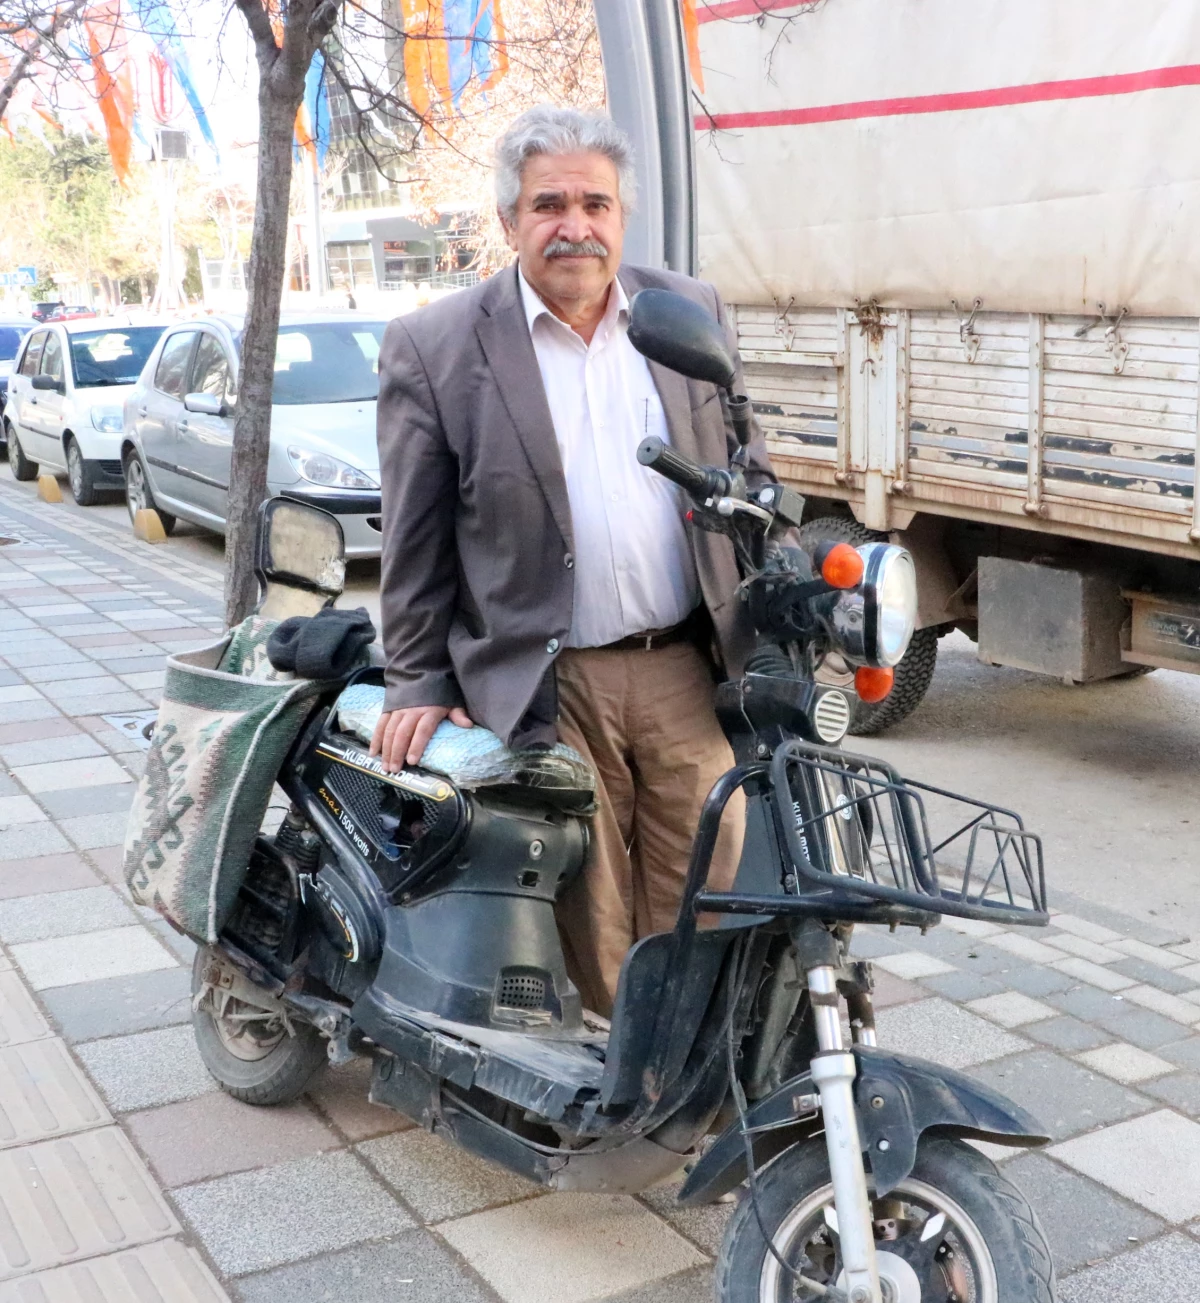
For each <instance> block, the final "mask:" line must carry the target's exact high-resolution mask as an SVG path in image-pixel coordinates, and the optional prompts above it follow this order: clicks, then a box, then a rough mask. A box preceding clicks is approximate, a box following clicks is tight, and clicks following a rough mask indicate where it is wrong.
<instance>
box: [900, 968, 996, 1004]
mask: <svg viewBox="0 0 1200 1303" xmlns="http://www.w3.org/2000/svg"><path fill="white" fill-rule="evenodd" d="M893 980H894V981H898V980H899V979H898V978H894V979H893ZM922 985H923V986H927V987H928V988H929V989H930V990H931V991H936V992H937V994H938V995H944V996H945V997H946V999H947V1000H958V1001H967V1000H979V999H982V998H984V997H985V996H989V995H1000V994H1001V993H1002V992H1004V990H1005V989H1006V988H1005V987H1003V986H1002V985H1001V984H1000V983H999V982H997V981H996V980H995V978H992V977H988V976H987V974H986V973H970V972H962V971H961V970H957V969H956V970H955V971H954V972H952V973H943V974H941V976H939V977H927V978H925V979H924V981H923V982H922Z"/></svg>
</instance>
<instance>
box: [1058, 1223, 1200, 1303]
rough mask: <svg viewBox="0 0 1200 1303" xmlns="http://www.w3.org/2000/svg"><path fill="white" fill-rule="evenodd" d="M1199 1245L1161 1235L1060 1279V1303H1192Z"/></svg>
mask: <svg viewBox="0 0 1200 1303" xmlns="http://www.w3.org/2000/svg"><path fill="white" fill-rule="evenodd" d="M1198 1275H1200V1244H1196V1243H1194V1242H1193V1241H1191V1240H1189V1239H1187V1238H1186V1236H1183V1235H1177V1234H1176V1235H1164V1236H1163V1237H1162V1238H1161V1239H1157V1240H1153V1241H1152V1242H1151V1243H1150V1244H1143V1245H1141V1246H1140V1247H1139V1248H1136V1249H1134V1250H1133V1251H1132V1252H1130V1253H1123V1254H1121V1256H1120V1257H1118V1258H1110V1259H1109V1260H1108V1261H1107V1262H1102V1263H1100V1264H1099V1265H1098V1266H1095V1267H1089V1268H1088V1269H1087V1270H1086V1271H1081V1272H1078V1273H1077V1274H1076V1275H1074V1276H1071V1277H1069V1278H1068V1279H1067V1280H1063V1281H1060V1282H1059V1287H1058V1298H1059V1303H1101V1300H1109V1299H1111V1300H1113V1303H1118V1300H1119V1301H1120V1303H1126V1300H1128V1303H1135V1301H1136V1303H1140V1301H1141V1300H1143V1299H1146V1300H1150V1299H1152V1300H1153V1303H1194V1300H1195V1297H1196V1278H1197V1276H1198Z"/></svg>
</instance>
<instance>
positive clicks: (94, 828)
mask: <svg viewBox="0 0 1200 1303" xmlns="http://www.w3.org/2000/svg"><path fill="white" fill-rule="evenodd" d="M126 776H127V777H128V775H126ZM128 822H129V815H128V812H127V811H126V810H119V811H117V813H115V814H85V815H81V816H80V817H79V818H78V819H60V820H59V821H58V826H59V827H60V828H61V829H62V830H63V832H65V833H66V834H67V836H68V837H70V839H71V840H72V841H73V842H74V843H75V845H76V846H78V847H79V849H80V850H83V851H87V850H92V849H94V848H96V847H100V846H122V845H124V842H125V827H126V824H127V823H128ZM1198 1012H1200V1011H1198Z"/></svg>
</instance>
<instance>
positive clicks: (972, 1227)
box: [716, 1138, 1057, 1303]
mask: <svg viewBox="0 0 1200 1303" xmlns="http://www.w3.org/2000/svg"><path fill="white" fill-rule="evenodd" d="M756 1185H757V1188H758V1215H757V1216H756V1214H755V1210H754V1206H753V1204H752V1202H751V1199H750V1193H749V1190H748V1189H743V1192H742V1195H741V1198H740V1200H739V1202H738V1206H737V1209H736V1210H735V1212H734V1214H733V1217H732V1218H731V1219H730V1222H729V1225H728V1227H727V1228H726V1231H725V1239H724V1241H723V1243H722V1245H721V1252H720V1256H719V1258H718V1260H717V1270H716V1297H717V1299H718V1301H719V1303H793V1300H795V1299H798V1298H809V1299H811V1298H813V1297H815V1296H814V1295H813V1294H812V1293H808V1292H803V1293H802V1292H801V1291H800V1287H799V1286H798V1285H797V1283H796V1281H795V1280H794V1279H793V1277H792V1275H791V1274H790V1273H789V1272H788V1271H786V1270H785V1269H784V1268H783V1267H782V1266H781V1265H780V1264H779V1262H778V1261H777V1260H776V1258H775V1257H774V1256H773V1255H772V1254H771V1253H770V1252H769V1251H768V1248H767V1243H766V1240H765V1239H764V1238H763V1234H762V1231H761V1230H760V1229H759V1217H761V1219H762V1225H763V1227H764V1228H765V1229H766V1231H767V1234H768V1235H769V1236H770V1238H771V1241H772V1243H773V1244H774V1245H775V1248H776V1250H777V1252H778V1253H779V1254H780V1256H781V1257H782V1258H783V1259H784V1261H785V1262H787V1264H788V1266H789V1267H791V1268H792V1269H793V1270H795V1271H798V1272H799V1273H800V1274H802V1275H803V1276H804V1277H806V1278H808V1279H811V1280H816V1281H818V1282H819V1283H820V1284H823V1285H831V1286H838V1287H839V1288H840V1287H841V1285H842V1283H843V1282H842V1281H841V1280H840V1279H839V1274H840V1271H841V1260H840V1250H839V1243H838V1235H837V1217H836V1213H835V1212H834V1208H833V1187H832V1185H831V1183H830V1178H829V1162H828V1159H827V1158H826V1154H825V1144H824V1140H823V1138H822V1139H817V1140H815V1141H810V1142H807V1143H805V1144H801V1145H797V1146H795V1147H794V1148H792V1149H789V1150H787V1151H786V1152H784V1153H783V1154H781V1155H780V1156H779V1157H778V1158H777V1159H776V1160H775V1161H774V1162H773V1163H771V1164H770V1166H768V1167H767V1168H765V1169H764V1170H763V1171H762V1172H760V1173H759V1174H758V1177H757V1180H756ZM874 1217H875V1225H876V1254H877V1258H878V1262H879V1275H880V1285H881V1286H882V1289H883V1298H884V1303H951V1300H964V1301H965V1300H970V1303H1054V1300H1055V1298H1056V1297H1057V1294H1056V1288H1055V1281H1054V1267H1053V1264H1052V1262H1051V1259H1050V1250H1049V1248H1048V1247H1047V1244H1046V1238H1045V1235H1044V1233H1043V1232H1042V1228H1041V1226H1040V1225H1039V1223H1038V1220H1037V1215H1036V1214H1035V1213H1034V1211H1033V1209H1032V1208H1031V1207H1030V1206H1029V1203H1028V1201H1027V1200H1026V1199H1025V1196H1024V1195H1022V1194H1021V1192H1020V1191H1019V1190H1018V1189H1017V1188H1016V1187H1015V1186H1014V1185H1012V1184H1011V1182H1009V1181H1007V1180H1006V1179H1005V1178H1004V1177H1003V1176H1002V1175H1001V1174H1000V1172H999V1171H997V1169H996V1167H995V1165H994V1164H993V1163H991V1162H990V1161H989V1160H988V1159H986V1158H985V1157H984V1156H983V1155H982V1154H981V1153H979V1152H978V1150H975V1149H972V1148H971V1147H970V1146H969V1145H966V1144H964V1143H963V1142H962V1141H958V1140H949V1139H944V1138H928V1139H925V1140H923V1141H922V1142H921V1144H920V1146H919V1148H918V1150H917V1161H916V1165H915V1166H914V1168H913V1171H912V1173H911V1175H910V1176H909V1177H908V1178H907V1179H906V1180H905V1181H903V1182H902V1183H901V1184H900V1186H899V1187H898V1188H897V1189H896V1190H894V1191H892V1192H891V1193H889V1194H888V1195H887V1197H886V1198H885V1199H880V1200H877V1201H876V1203H875V1207H874ZM938 1219H940V1220H938Z"/></svg>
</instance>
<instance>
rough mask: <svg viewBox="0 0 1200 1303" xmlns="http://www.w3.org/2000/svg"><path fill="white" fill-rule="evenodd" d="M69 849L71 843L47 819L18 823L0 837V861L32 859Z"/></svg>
mask: <svg viewBox="0 0 1200 1303" xmlns="http://www.w3.org/2000/svg"><path fill="white" fill-rule="evenodd" d="M70 849H71V843H70V842H68V841H67V839H66V838H65V837H64V836H63V835H62V833H61V832H59V830H58V829H57V828H56V827H55V826H54V824H52V823H50V822H49V821H46V822H45V823H27V824H20V825H18V826H17V827H15V828H10V829H9V830H8V831H7V832H6V833H5V834H4V836H3V837H0V862H5V861H9V860H28V859H34V858H36V857H37V856H39V855H55V854H57V853H58V852H60V851H69V850H70Z"/></svg>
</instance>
